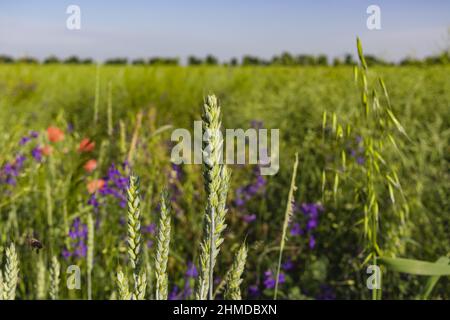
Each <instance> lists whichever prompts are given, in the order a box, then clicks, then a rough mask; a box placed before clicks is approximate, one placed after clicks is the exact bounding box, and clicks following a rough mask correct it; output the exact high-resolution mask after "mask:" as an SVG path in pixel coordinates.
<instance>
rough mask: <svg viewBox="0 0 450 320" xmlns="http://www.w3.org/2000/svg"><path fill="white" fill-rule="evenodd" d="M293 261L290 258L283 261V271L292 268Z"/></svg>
mask: <svg viewBox="0 0 450 320" xmlns="http://www.w3.org/2000/svg"><path fill="white" fill-rule="evenodd" d="M294 266H295V265H294V262H292V260H291V259H289V260H287V261H286V262H284V263H283V264H282V265H281V267H282V268H283V270H284V271H290V270H292V269H294Z"/></svg>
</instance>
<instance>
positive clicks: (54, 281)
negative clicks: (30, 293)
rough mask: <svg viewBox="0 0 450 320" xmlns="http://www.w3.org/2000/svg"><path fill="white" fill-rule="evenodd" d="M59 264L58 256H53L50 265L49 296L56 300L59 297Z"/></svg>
mask: <svg viewBox="0 0 450 320" xmlns="http://www.w3.org/2000/svg"><path fill="white" fill-rule="evenodd" d="M60 276H61V265H60V264H59V261H58V258H57V257H56V256H53V258H52V265H51V267H50V298H51V299H52V300H58V298H59V283H60V281H61V277H60Z"/></svg>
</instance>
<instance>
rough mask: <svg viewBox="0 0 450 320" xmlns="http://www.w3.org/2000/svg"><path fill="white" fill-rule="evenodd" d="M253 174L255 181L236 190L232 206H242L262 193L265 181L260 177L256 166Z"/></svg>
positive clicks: (259, 170) (259, 171)
mask: <svg viewBox="0 0 450 320" xmlns="http://www.w3.org/2000/svg"><path fill="white" fill-rule="evenodd" d="M253 174H254V175H255V176H256V179H255V180H254V181H253V182H252V183H250V184H248V185H246V186H244V187H239V188H237V189H236V193H235V196H236V198H235V200H234V204H235V205H236V206H237V207H242V206H244V205H245V203H246V202H247V201H249V200H251V199H252V198H253V197H254V196H256V195H257V194H259V193H261V192H263V191H264V188H265V185H266V183H267V181H266V179H265V178H264V176H262V175H261V169H260V168H259V167H258V166H257V167H255V169H254V170H253Z"/></svg>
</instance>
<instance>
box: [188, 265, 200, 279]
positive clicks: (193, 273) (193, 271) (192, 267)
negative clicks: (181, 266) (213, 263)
mask: <svg viewBox="0 0 450 320" xmlns="http://www.w3.org/2000/svg"><path fill="white" fill-rule="evenodd" d="M197 276H198V270H197V268H196V267H195V265H194V264H193V263H192V262H191V261H189V262H188V268H187V270H186V277H188V278H196V277H197Z"/></svg>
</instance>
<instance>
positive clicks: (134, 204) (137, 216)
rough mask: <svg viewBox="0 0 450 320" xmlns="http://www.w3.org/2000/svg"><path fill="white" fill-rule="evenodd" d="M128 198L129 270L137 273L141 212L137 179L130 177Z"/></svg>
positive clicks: (139, 257) (139, 251) (139, 258)
mask: <svg viewBox="0 0 450 320" xmlns="http://www.w3.org/2000/svg"><path fill="white" fill-rule="evenodd" d="M127 196H128V202H127V204H128V256H129V257H130V264H131V268H132V269H133V272H134V273H137V272H136V271H138V269H139V268H140V264H141V245H142V244H141V210H140V205H141V203H140V195H139V178H138V177H136V176H134V175H130V179H129V185H128V189H127Z"/></svg>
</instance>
